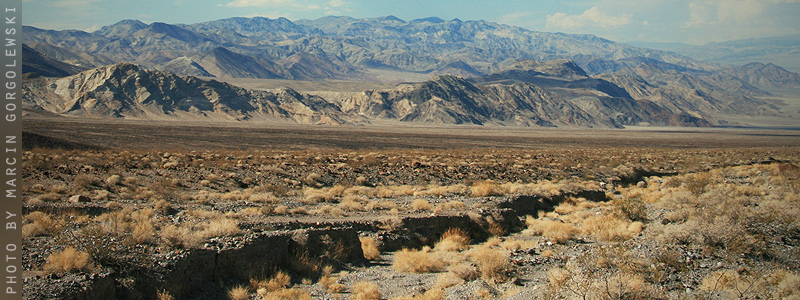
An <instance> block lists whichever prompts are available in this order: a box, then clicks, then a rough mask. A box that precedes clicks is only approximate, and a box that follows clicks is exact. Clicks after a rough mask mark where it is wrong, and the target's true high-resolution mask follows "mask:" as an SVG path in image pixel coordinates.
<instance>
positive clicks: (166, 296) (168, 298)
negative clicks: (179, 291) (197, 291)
mask: <svg viewBox="0 0 800 300" xmlns="http://www.w3.org/2000/svg"><path fill="white" fill-rule="evenodd" d="M156 299H157V300H175V297H173V296H172V294H170V293H169V292H167V291H166V290H161V291H158V294H156Z"/></svg>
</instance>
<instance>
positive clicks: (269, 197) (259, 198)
mask: <svg viewBox="0 0 800 300" xmlns="http://www.w3.org/2000/svg"><path fill="white" fill-rule="evenodd" d="M248 200H250V201H253V202H257V203H276V202H278V198H277V197H275V195H273V194H272V193H270V192H265V193H254V194H250V196H249V197H248Z"/></svg>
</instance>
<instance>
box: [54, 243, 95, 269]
mask: <svg viewBox="0 0 800 300" xmlns="http://www.w3.org/2000/svg"><path fill="white" fill-rule="evenodd" d="M88 268H89V254H88V253H85V252H81V251H78V250H77V249H75V248H74V247H67V248H64V250H61V251H59V252H56V253H53V254H50V255H48V256H47V263H46V264H45V265H44V271H45V272H47V273H51V274H52V273H66V272H72V271H81V270H88Z"/></svg>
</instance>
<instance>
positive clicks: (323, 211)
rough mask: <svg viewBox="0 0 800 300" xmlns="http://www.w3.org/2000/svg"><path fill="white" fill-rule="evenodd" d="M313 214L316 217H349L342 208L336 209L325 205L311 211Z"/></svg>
mask: <svg viewBox="0 0 800 300" xmlns="http://www.w3.org/2000/svg"><path fill="white" fill-rule="evenodd" d="M311 213H313V214H315V215H330V216H334V217H341V216H344V215H347V213H345V211H344V210H342V209H341V208H338V207H335V206H333V205H323V206H320V207H319V208H318V209H316V210H313V211H311Z"/></svg>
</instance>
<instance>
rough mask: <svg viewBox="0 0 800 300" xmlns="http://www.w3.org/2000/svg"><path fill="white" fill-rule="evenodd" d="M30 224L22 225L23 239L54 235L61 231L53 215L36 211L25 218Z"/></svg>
mask: <svg viewBox="0 0 800 300" xmlns="http://www.w3.org/2000/svg"><path fill="white" fill-rule="evenodd" d="M25 220H26V221H29V222H30V223H28V224H25V225H22V237H23V238H28V237H33V236H40V235H53V234H55V233H56V232H58V231H59V230H60V229H61V226H60V225H59V224H58V222H56V221H55V219H53V215H51V214H48V213H44V212H40V211H34V212H31V213H29V214H28V215H26V216H25Z"/></svg>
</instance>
